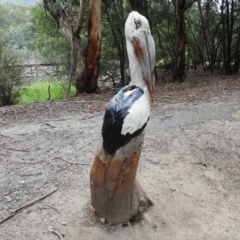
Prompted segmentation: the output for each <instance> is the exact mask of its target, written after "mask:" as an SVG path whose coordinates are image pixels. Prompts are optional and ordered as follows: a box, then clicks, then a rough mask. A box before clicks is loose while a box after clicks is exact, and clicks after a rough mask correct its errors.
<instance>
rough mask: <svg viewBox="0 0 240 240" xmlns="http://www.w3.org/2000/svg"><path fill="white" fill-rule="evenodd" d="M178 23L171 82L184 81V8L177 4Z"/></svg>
mask: <svg viewBox="0 0 240 240" xmlns="http://www.w3.org/2000/svg"><path fill="white" fill-rule="evenodd" d="M177 24H178V51H177V54H176V60H175V61H176V63H175V64H176V66H175V69H174V72H173V75H172V81H173V82H184V79H185V45H186V29H185V20H184V10H183V8H182V7H181V5H180V4H179V6H178V11H177Z"/></svg>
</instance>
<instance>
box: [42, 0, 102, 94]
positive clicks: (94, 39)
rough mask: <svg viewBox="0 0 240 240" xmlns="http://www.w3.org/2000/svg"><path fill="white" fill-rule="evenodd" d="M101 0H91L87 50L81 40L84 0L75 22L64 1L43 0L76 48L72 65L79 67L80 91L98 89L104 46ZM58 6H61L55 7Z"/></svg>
mask: <svg viewBox="0 0 240 240" xmlns="http://www.w3.org/2000/svg"><path fill="white" fill-rule="evenodd" d="M101 2H102V1H101V0H98V1H94V0H91V1H90V16H89V25H88V47H87V50H85V47H84V46H83V44H82V42H81V39H80V31H81V28H82V19H83V13H84V6H81V4H83V5H84V1H80V7H79V16H78V20H77V23H76V25H75V26H74V22H73V20H72V17H71V16H72V13H68V8H66V7H64V5H63V3H59V2H56V0H43V3H44V8H45V9H46V10H47V11H48V12H49V13H50V14H51V16H52V17H53V18H54V19H55V20H56V22H57V24H58V26H59V27H60V28H61V30H62V32H63V34H64V36H65V38H66V40H67V41H68V43H69V45H70V46H71V47H72V49H73V50H72V51H73V68H74V69H76V86H77V93H82V92H88V93H91V92H95V91H96V89H97V78H98V72H99V62H100V45H101ZM56 4H57V5H58V8H56V7H53V6H55V5H56Z"/></svg>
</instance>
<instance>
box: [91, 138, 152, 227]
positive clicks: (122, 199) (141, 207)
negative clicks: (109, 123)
mask: <svg viewBox="0 0 240 240" xmlns="http://www.w3.org/2000/svg"><path fill="white" fill-rule="evenodd" d="M143 136H144V134H142V135H140V136H138V137H136V138H134V139H132V140H131V143H129V144H127V145H126V146H124V147H122V148H120V149H119V150H118V151H117V152H116V153H115V155H114V156H112V155H109V154H107V153H106V152H105V151H104V149H103V148H102V145H101V146H100V148H99V150H98V153H97V155H96V157H95V160H94V163H93V165H92V168H91V172H90V187H91V204H92V208H93V209H94V210H95V211H96V212H97V214H98V216H99V218H101V219H102V218H103V219H104V221H105V222H108V223H110V224H118V223H127V222H128V221H129V220H130V219H131V218H132V217H133V216H135V215H136V214H137V213H143V212H144V211H145V210H146V209H147V208H148V207H149V206H151V205H152V203H151V201H150V200H149V199H148V197H147V196H146V194H145V193H144V192H143V190H142V188H141V186H140V184H139V183H138V181H137V179H136V178H135V176H136V171H137V167H138V162H139V159H140V156H141V151H142V148H141V147H140V145H141V146H142V143H143ZM136 143H137V144H136ZM133 144H135V146H136V148H135V151H133V152H131V153H129V149H132V146H133ZM129 145H130V146H131V147H128V146H129ZM127 151H128V153H127V154H126V152H127ZM123 156H124V157H123Z"/></svg>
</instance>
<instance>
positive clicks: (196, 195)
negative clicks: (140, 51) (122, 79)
mask: <svg viewBox="0 0 240 240" xmlns="http://www.w3.org/2000/svg"><path fill="white" fill-rule="evenodd" d="M216 81H218V82H217V83H216ZM221 82H222V83H221V84H219V80H214V81H211V82H210V81H209V82H208V83H206V84H205V85H203V86H202V87H199V85H198V84H197V83H196V82H194V83H186V84H185V85H176V84H175V85H174V84H172V85H171V84H170V85H165V86H159V87H158V94H157V96H158V97H157V100H156V102H155V103H154V105H153V107H152V117H151V120H150V123H149V125H148V127H147V131H146V137H145V146H144V150H143V154H142V157H141V161H140V166H139V168H138V179H139V181H140V182H141V184H142V186H143V188H144V189H145V190H146V192H147V194H148V195H149V197H150V198H151V199H152V200H153V203H154V206H153V207H151V208H150V210H149V211H148V212H147V213H145V214H144V216H143V217H142V219H137V220H136V221H134V222H132V223H131V226H130V225H129V226H126V227H122V226H108V225H102V224H101V223H100V221H99V220H98V219H97V218H96V217H95V216H94V214H93V213H92V212H91V210H90V190H89V170H90V166H91V163H92V161H93V157H94V153H95V150H96V148H97V144H98V142H99V140H100V136H101V125H102V117H103V113H104V108H105V106H106V104H107V102H108V100H109V99H110V97H111V96H112V95H113V94H114V93H113V92H107V93H104V94H101V95H94V96H92V95H91V96H90V97H89V96H88V95H86V96H81V98H73V99H71V100H70V101H69V100H68V101H59V102H52V103H47V104H43V103H39V104H29V105H25V106H13V107H10V108H6V107H5V108H0V164H1V168H0V221H1V219H3V218H4V217H6V216H8V215H9V214H11V212H13V211H14V210H16V209H18V208H19V207H21V206H23V205H24V204H26V203H28V202H29V201H32V200H34V199H36V198H38V197H41V196H43V195H44V194H47V193H49V192H51V191H52V190H54V189H56V188H57V189H58V190H57V191H56V192H55V193H53V194H52V195H50V196H48V197H46V198H45V199H44V200H41V201H39V202H37V203H35V204H33V205H32V206H31V207H28V208H26V209H25V210H23V211H22V212H21V213H19V214H17V215H16V216H14V217H13V218H11V219H9V220H7V221H6V222H4V223H2V224H0V239H1V240H2V239H3V240H10V239H11V240H12V239H14V240H15V239H21V240H32V239H40V240H42V239H48V240H51V239H53V240H54V239H58V236H57V235H55V234H53V233H52V232H50V231H48V229H49V228H51V229H53V230H55V231H57V232H59V233H61V232H62V233H64V239H65V240H66V239H67V240H80V239H94V240H95V239H98V240H100V239H118V240H119V239H136V240H137V239H154V240H155V239H166V240H167V239H172V240H178V239H183V240H188V239H189V240H192V239H201V240H202V239H218V240H219V239H234V240H238V239H240V137H239V131H240V130H239V129H240V83H239V82H240V81H239V79H235V80H234V84H233V83H232V84H229V82H227V80H221ZM230 85H231V86H232V87H229V86H230ZM209 86H211V87H209Z"/></svg>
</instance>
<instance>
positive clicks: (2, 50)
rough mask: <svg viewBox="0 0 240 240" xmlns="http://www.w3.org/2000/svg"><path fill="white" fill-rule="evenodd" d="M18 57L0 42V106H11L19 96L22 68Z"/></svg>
mask: <svg viewBox="0 0 240 240" xmlns="http://www.w3.org/2000/svg"><path fill="white" fill-rule="evenodd" d="M18 63H19V58H18V56H17V55H16V54H15V53H14V52H13V51H11V50H10V49H8V48H6V47H3V45H2V44H1V42H0V106H5V105H12V104H14V103H15V102H16V100H17V98H18V96H19V87H20V85H21V80H22V71H23V68H22V67H20V66H17V64H18Z"/></svg>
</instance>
